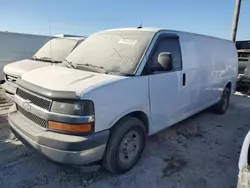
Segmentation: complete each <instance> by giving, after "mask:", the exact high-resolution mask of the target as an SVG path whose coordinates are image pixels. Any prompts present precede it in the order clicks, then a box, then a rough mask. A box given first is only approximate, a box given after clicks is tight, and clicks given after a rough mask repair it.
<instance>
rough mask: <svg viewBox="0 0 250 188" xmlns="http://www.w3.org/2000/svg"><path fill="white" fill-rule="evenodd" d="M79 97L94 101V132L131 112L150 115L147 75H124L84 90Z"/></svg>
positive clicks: (105, 127) (104, 128)
mask: <svg viewBox="0 0 250 188" xmlns="http://www.w3.org/2000/svg"><path fill="white" fill-rule="evenodd" d="M81 98H83V99H90V100H92V101H93V102H94V105H95V132H98V131H102V130H106V129H109V128H110V127H112V126H113V125H114V124H115V123H116V122H117V121H118V120H119V119H120V118H122V117H123V116H125V115H127V114H129V113H131V112H135V111H141V112H144V113H145V114H146V115H147V117H148V118H149V117H150V116H149V95H148V77H147V76H136V77H126V78H124V79H120V80H117V81H115V82H112V83H107V84H104V85H102V86H100V87H94V88H93V89H90V90H86V92H84V93H83V94H82V95H81ZM149 121H150V119H149ZM149 133H150V129H149Z"/></svg>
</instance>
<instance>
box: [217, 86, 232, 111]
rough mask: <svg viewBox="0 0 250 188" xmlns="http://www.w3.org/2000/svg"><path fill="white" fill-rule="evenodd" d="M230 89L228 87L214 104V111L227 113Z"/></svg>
mask: <svg viewBox="0 0 250 188" xmlns="http://www.w3.org/2000/svg"><path fill="white" fill-rule="evenodd" d="M229 101H230V90H229V89H228V88H227V87H226V88H225V89H224V91H223V92H222V95H221V99H220V101H219V102H218V103H217V104H215V105H214V106H213V111H214V112H215V113H217V114H225V113H226V111H227V108H228V106H229Z"/></svg>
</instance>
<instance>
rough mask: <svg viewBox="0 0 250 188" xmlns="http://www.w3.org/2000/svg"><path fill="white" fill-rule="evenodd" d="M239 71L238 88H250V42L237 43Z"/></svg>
mask: <svg viewBox="0 0 250 188" xmlns="http://www.w3.org/2000/svg"><path fill="white" fill-rule="evenodd" d="M236 48H237V52H238V61H239V62H238V63H239V69H238V70H239V71H238V78H237V86H246V87H250V40H245V41H236Z"/></svg>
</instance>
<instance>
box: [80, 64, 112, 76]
mask: <svg viewBox="0 0 250 188" xmlns="http://www.w3.org/2000/svg"><path fill="white" fill-rule="evenodd" d="M75 68H76V69H77V68H86V69H89V70H93V71H96V72H100V73H105V74H107V73H108V71H107V70H106V69H105V68H104V67H102V66H96V65H92V64H88V63H86V64H76V66H75Z"/></svg>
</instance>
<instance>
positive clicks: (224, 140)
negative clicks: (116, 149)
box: [0, 91, 250, 188]
mask: <svg viewBox="0 0 250 188" xmlns="http://www.w3.org/2000/svg"><path fill="white" fill-rule="evenodd" d="M10 104H11V102H10V101H9V100H7V99H6V97H5V96H4V94H3V92H2V91H0V114H1V118H0V188H56V187H58V188H59V187H60V188H72V187H74V188H83V187H93V188H100V187H101V188H108V187H121V188H123V187H124V188H130V187H131V188H132V187H143V188H149V187H154V188H155V187H164V188H165V187H173V188H184V187H185V188H187V187H188V188H189V187H190V188H201V187H202V188H206V187H212V188H224V187H225V188H233V187H236V184H237V175H238V171H239V170H238V166H237V165H238V159H239V154H240V149H241V145H242V143H243V140H244V137H245V135H246V134H247V132H248V131H249V127H250V121H249V120H250V116H249V111H250V98H249V97H248V96H244V95H241V94H239V93H237V94H236V95H234V96H232V98H231V105H230V108H229V110H228V112H227V113H226V114H225V115H222V116H221V115H215V114H213V113H211V112H210V111H209V110H206V111H204V112H201V113H199V114H197V115H195V116H193V117H191V118H189V119H187V120H185V121H183V122H181V123H178V124H176V125H174V126H172V127H170V128H167V129H165V130H164V131H161V132H160V133H158V134H155V135H153V136H151V137H149V138H148V140H147V146H146V149H145V151H144V154H143V157H142V159H141V160H140V162H139V163H138V164H137V165H136V166H135V167H134V168H133V169H132V170H130V171H129V172H127V173H125V174H122V175H119V176H118V175H112V174H109V173H108V172H106V171H105V170H103V169H102V168H101V167H100V166H98V165H96V166H85V167H63V166H58V165H56V164H54V163H52V162H50V161H47V160H46V159H45V158H44V157H42V156H40V155H39V154H37V153H35V152H34V151H32V150H30V149H28V148H26V147H25V146H24V145H23V144H22V143H21V142H20V141H19V140H18V139H16V138H15V137H14V136H13V134H12V133H11V132H10V130H9V127H8V123H7V120H6V109H7V108H8V106H10Z"/></svg>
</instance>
